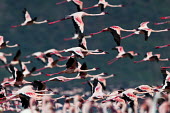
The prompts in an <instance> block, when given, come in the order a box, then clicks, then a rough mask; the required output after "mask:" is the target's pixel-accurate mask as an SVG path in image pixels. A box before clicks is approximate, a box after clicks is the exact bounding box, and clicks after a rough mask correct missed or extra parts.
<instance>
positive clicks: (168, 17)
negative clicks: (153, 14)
mask: <svg viewBox="0 0 170 113" xmlns="http://www.w3.org/2000/svg"><path fill="white" fill-rule="evenodd" d="M160 19H170V16H167V17H160ZM166 23H170V21H165V22H159V23H154V24H155V25H161V24H166Z"/></svg>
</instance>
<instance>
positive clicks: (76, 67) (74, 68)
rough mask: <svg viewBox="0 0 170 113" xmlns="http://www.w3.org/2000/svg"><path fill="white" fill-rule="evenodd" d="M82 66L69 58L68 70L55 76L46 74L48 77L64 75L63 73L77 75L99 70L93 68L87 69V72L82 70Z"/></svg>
mask: <svg viewBox="0 0 170 113" xmlns="http://www.w3.org/2000/svg"><path fill="white" fill-rule="evenodd" d="M80 67H81V64H80V63H79V62H77V60H76V59H75V58H69V59H68V61H67V63H66V69H65V70H63V71H61V72H58V73H53V74H46V76H52V75H55V74H62V73H68V74H71V73H77V72H88V71H95V70H97V69H98V68H92V69H87V70H82V69H80Z"/></svg>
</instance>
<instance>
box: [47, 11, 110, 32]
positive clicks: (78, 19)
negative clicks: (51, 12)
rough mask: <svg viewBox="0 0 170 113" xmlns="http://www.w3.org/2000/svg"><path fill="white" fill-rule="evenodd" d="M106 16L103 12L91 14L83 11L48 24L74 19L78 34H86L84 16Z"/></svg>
mask: <svg viewBox="0 0 170 113" xmlns="http://www.w3.org/2000/svg"><path fill="white" fill-rule="evenodd" d="M105 14H107V13H106V12H102V13H99V14H89V13H86V12H83V11H81V12H76V13H73V14H71V15H68V16H67V17H65V18H63V19H60V20H57V21H54V22H49V23H48V24H54V23H57V22H60V21H63V20H66V19H72V20H73V23H74V27H75V30H76V34H79V33H83V32H84V22H83V16H100V15H105Z"/></svg>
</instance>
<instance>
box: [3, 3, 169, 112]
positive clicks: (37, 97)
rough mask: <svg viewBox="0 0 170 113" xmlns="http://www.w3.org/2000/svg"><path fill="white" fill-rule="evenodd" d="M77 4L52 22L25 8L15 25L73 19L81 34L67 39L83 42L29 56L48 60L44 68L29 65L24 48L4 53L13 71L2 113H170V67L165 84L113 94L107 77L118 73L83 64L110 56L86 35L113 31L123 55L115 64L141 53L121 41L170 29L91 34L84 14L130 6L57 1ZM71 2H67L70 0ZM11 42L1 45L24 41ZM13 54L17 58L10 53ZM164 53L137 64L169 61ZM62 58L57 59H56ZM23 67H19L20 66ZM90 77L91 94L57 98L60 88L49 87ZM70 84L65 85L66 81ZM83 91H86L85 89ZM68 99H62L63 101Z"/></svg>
mask: <svg viewBox="0 0 170 113" xmlns="http://www.w3.org/2000/svg"><path fill="white" fill-rule="evenodd" d="M65 2H69V3H70V2H72V3H73V4H75V7H76V8H77V12H75V13H73V14H70V15H68V16H66V17H64V18H62V19H60V20H56V21H54V22H51V21H49V20H44V21H37V17H34V18H31V16H30V14H29V12H28V11H27V9H26V8H25V9H24V10H23V13H24V17H25V21H24V22H23V23H21V24H19V25H14V26H11V27H12V28H16V29H17V27H24V26H27V25H32V24H43V23H48V24H55V23H58V22H61V21H64V20H67V19H71V20H72V21H73V25H74V28H75V34H74V36H73V37H71V38H65V39H64V40H74V39H76V40H78V42H79V43H78V46H77V47H71V48H68V49H63V50H56V49H49V50H45V51H44V52H34V53H32V54H30V55H27V56H25V57H24V58H25V60H29V58H30V57H34V58H35V59H38V60H39V62H42V63H44V64H45V65H44V67H41V68H39V69H37V67H32V69H28V68H27V65H29V64H30V63H31V61H21V60H20V57H21V51H20V50H18V51H17V52H16V53H15V54H12V53H8V54H7V53H3V52H0V60H1V61H2V62H3V64H4V65H1V66H0V68H4V69H6V70H8V71H9V75H11V76H9V77H8V78H4V79H3V81H2V82H1V85H0V103H1V104H0V111H1V112H3V111H14V112H21V113H55V112H56V113H79V112H82V113H138V112H140V113H156V112H160V113H169V112H170V95H169V92H170V72H168V71H167V69H168V68H170V67H161V72H162V75H163V84H161V85H160V86H149V85H140V86H138V87H136V88H129V89H119V90H114V91H113V92H109V91H107V88H106V85H107V84H106V81H107V78H110V77H114V76H115V75H114V74H111V75H107V73H99V74H97V75H91V74H88V72H89V71H96V70H98V69H99V68H98V67H92V68H91V67H90V66H89V67H90V68H88V67H87V64H86V62H84V63H82V64H81V63H80V62H79V61H78V60H81V59H84V58H85V57H86V56H88V55H105V54H109V53H108V52H107V51H103V50H100V49H96V50H90V49H88V47H87V42H86V39H88V38H91V37H93V36H94V35H95V36H97V34H99V33H102V32H110V33H111V34H112V36H113V39H114V42H115V44H116V47H115V48H113V50H116V51H117V53H118V54H117V56H115V58H113V59H110V61H108V62H107V63H108V65H111V64H113V63H114V62H116V61H117V60H119V59H121V58H125V57H129V58H130V59H132V58H133V57H136V56H138V55H139V53H136V52H134V51H131V50H130V51H124V48H123V46H121V40H123V39H125V38H128V37H130V36H132V35H139V34H141V35H143V37H144V39H145V41H147V40H148V38H149V37H150V35H151V33H152V32H167V31H169V30H170V29H163V30H153V29H151V28H148V26H147V25H148V24H149V22H142V23H141V24H140V25H139V27H138V28H135V29H132V30H127V29H123V28H121V27H120V26H110V27H107V28H104V29H101V31H98V32H96V33H91V34H89V35H85V34H84V25H85V23H84V22H83V16H102V15H107V14H109V13H108V12H105V8H107V7H124V5H121V4H120V5H111V4H109V3H108V2H106V1H105V0H99V2H98V3H97V4H95V5H94V6H92V7H87V8H84V7H83V2H82V1H79V0H67V1H63V2H59V3H56V5H59V4H62V3H65ZM65 5H66V4H65ZM90 8H100V9H101V13H99V14H89V13H86V12H85V10H88V9H90ZM160 18H161V19H165V20H166V19H167V20H168V19H170V16H167V17H160ZM169 22H170V21H164V22H161V23H155V25H161V24H167V23H169ZM123 31H124V32H131V33H129V35H127V36H124V37H122V36H121V33H122V32H123ZM10 43H11V42H10ZM10 43H9V41H5V37H3V36H0V49H9V48H12V47H18V46H19V44H15V45H11V44H10ZM168 46H170V44H168V45H162V46H156V47H155V48H156V49H160V48H164V47H168ZM62 53H68V56H63V55H62ZM9 56H12V57H13V59H12V60H11V61H9V60H8V57H9ZM160 56H161V55H160V54H155V53H154V54H153V53H152V52H147V53H146V55H145V56H144V58H143V59H142V60H140V61H134V63H140V62H144V61H157V62H158V61H169V60H170V59H169V58H161V57H160ZM55 58H56V59H55ZM62 61H66V64H63V65H60V64H58V63H59V62H61V63H62ZM17 65H18V66H17ZM56 67H57V68H61V70H62V69H63V68H65V69H64V70H62V71H60V72H56V73H46V74H44V73H43V70H44V69H47V68H56ZM72 73H76V74H77V75H76V76H75V77H71V78H68V77H65V76H61V75H60V74H72ZM43 74H44V75H46V76H49V77H50V76H53V75H56V76H55V77H50V78H49V79H48V80H45V81H40V80H34V81H26V80H25V78H26V77H30V76H38V75H41V76H42V75H43ZM86 78H90V79H89V80H85V81H87V82H84V83H87V84H89V85H90V87H91V94H89V95H86V94H82V95H79V94H75V95H61V96H60V97H57V98H54V97H53V96H55V95H58V94H60V92H55V91H54V90H52V89H50V88H47V86H46V82H52V81H53V83H54V84H55V81H56V82H68V81H71V82H74V80H75V79H77V80H78V79H86ZM63 85H64V83H63ZM82 93H83V92H82ZM60 99H61V100H63V101H61V100H60Z"/></svg>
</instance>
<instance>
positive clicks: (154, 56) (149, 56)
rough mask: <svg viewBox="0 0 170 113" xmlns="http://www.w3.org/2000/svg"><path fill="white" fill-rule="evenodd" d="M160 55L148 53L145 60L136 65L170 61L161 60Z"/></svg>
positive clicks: (166, 59) (167, 59)
mask: <svg viewBox="0 0 170 113" xmlns="http://www.w3.org/2000/svg"><path fill="white" fill-rule="evenodd" d="M160 56H161V55H160V54H153V53H152V52H147V53H146V55H145V58H143V60H140V61H134V63H139V62H144V61H157V62H158V61H169V60H170V59H169V58H165V59H161V58H160Z"/></svg>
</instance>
